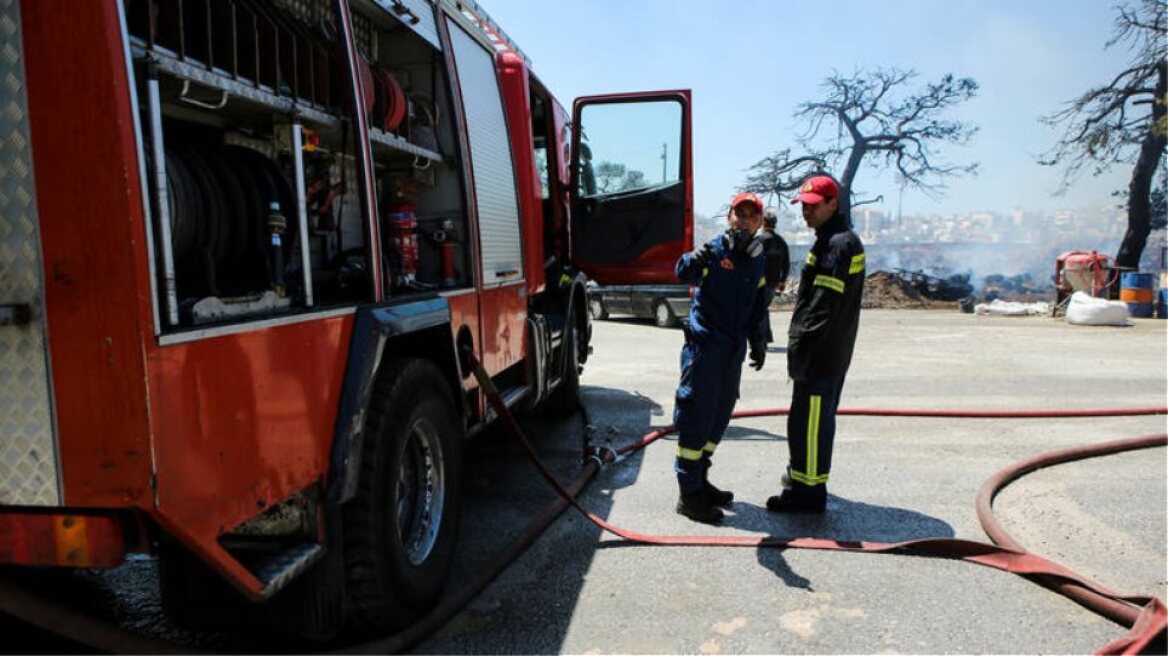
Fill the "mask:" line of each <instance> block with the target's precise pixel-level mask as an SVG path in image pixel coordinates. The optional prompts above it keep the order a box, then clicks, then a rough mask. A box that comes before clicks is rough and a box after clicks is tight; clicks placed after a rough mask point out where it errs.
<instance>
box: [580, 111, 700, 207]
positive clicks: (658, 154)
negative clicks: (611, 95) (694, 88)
mask: <svg viewBox="0 0 1168 656" xmlns="http://www.w3.org/2000/svg"><path fill="white" fill-rule="evenodd" d="M680 124H681V104H680V103H678V102H675V101H671V100H662V101H657V102H641V103H606V104H597V105H587V106H585V107H584V109H583V111H582V112H581V114H580V125H579V130H580V174H579V176H578V177H577V179H578V181H579V182H578V185H579V189H578V192H579V194H580V196H581V197H589V196H607V195H613V194H622V195H624V194H628V193H632V192H637V191H640V190H647V189H653V188H658V187H661V186H666V185H670V184H673V183H676V182H677V181H678V180H679V179H680V178H681V163H680V160H679V158H678V155H679V153H680V144H681V132H680V131H679V130H678V126H679V125H680Z"/></svg>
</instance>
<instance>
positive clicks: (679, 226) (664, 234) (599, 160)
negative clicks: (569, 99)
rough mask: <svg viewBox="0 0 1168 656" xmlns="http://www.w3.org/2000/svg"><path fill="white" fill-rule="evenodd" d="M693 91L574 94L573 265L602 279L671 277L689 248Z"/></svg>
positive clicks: (658, 280)
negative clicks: (691, 94) (691, 96)
mask: <svg viewBox="0 0 1168 656" xmlns="http://www.w3.org/2000/svg"><path fill="white" fill-rule="evenodd" d="M690 117H691V114H690V92H689V90H688V89H683V90H678V91H654V92H645V93H626V94H612V95H604V96H587V97H583V98H577V99H576V102H575V104H574V105H573V108H572V126H573V131H572V184H571V203H572V214H571V244H572V245H571V248H572V261H573V264H575V266H576V267H577V268H579V269H580V270H582V271H583V272H584V273H585V274H587V275H588V277H589V278H591V279H592V280H595V281H596V282H597V283H599V284H601V285H641V284H670V283H676V282H677V278H676V277H675V276H674V273H673V268H674V265H675V264H676V263H677V258H678V257H680V256H681V254H682V253H685V252H686V251H689V250H691V249H692V248H693V155H692V153H693V148H692V138H691V131H690V124H691V118H690Z"/></svg>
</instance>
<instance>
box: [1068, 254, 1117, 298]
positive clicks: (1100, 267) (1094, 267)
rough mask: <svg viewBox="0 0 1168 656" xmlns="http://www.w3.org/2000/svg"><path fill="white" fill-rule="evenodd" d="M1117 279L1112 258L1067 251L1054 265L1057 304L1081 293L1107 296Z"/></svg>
mask: <svg viewBox="0 0 1168 656" xmlns="http://www.w3.org/2000/svg"><path fill="white" fill-rule="evenodd" d="M1116 277H1117V272H1114V271H1112V267H1111V258H1109V257H1107V256H1106V255H1104V254H1102V253H1100V252H1098V251H1089V250H1074V251H1067V252H1066V253H1063V254H1061V255H1059V256H1058V258H1057V259H1056V260H1055V264H1054V286H1055V290H1056V292H1057V296H1058V299H1057V302H1058V303H1062V301H1063V299H1065V298H1067V297H1068V296H1070V295H1071V294H1073V293H1074V292H1079V291H1082V292H1087V293H1088V294H1090V295H1092V296H1107V295H1108V293H1109V291H1108V290H1110V289H1111V288H1112V287H1113V286H1114V285H1115V280H1116Z"/></svg>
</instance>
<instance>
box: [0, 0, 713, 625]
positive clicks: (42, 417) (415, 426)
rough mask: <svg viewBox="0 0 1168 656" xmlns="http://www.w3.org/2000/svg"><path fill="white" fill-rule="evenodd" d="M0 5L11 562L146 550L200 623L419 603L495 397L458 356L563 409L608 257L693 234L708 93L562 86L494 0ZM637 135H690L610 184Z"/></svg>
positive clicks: (656, 148) (444, 562)
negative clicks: (520, 41) (567, 106)
mask: <svg viewBox="0 0 1168 656" xmlns="http://www.w3.org/2000/svg"><path fill="white" fill-rule="evenodd" d="M0 33H2V38H3V48H2V49H3V52H4V55H5V56H4V57H0V68H3V74H2V76H0V78H2V79H3V80H4V92H3V93H4V96H3V100H4V102H3V111H2V112H0V143H2V145H3V147H2V150H0V152H2V153H3V154H2V156H0V206H2V207H3V208H4V211H3V214H2V216H0V564H5V565H17V566H30V567H45V566H56V567H68V568H104V567H113V566H116V565H118V564H119V563H120V562H122V560H123V558H124V557H125V555H126V554H128V553H132V552H134V553H136V552H146V553H154V554H157V556H158V569H159V578H160V583H161V591H162V596H163V603H164V606H165V607H166V608H167V610H168V612H171V613H172V614H174V615H175V616H176V617H178V618H179V619H180V620H183V621H186V622H192V623H195V624H199V623H202V622H211V623H213V622H214V619H215V618H214V617H212V616H211V615H210V611H209V610H208V609H212V608H229V607H231V606H230V605H229V604H228V605H225V603H226V602H227V601H229V600H231V599H236V598H238V599H247V600H249V601H250V602H251V603H250V604H247V606H248V607H249V608H251V609H253V610H255V609H268V610H273V609H275V610H277V611H279V612H276V613H273V614H275V615H279V616H280V617H282V619H283V621H284V623H285V625H286V626H288V627H291V628H293V629H295V630H297V631H298V632H300V633H303V634H306V635H316V636H327V635H329V634H331V633H334V632H335V631H337V630H338V629H339V628H340V627H341V626H342V625H364V626H375V627H393V626H400V625H402V624H405V623H408V622H409V621H410V620H411V619H413V618H415V617H417V616H418V615H419V614H420V613H422V612H424V611H425V610H426V609H427V608H428V607H430V606H431V605H432V604H433V603H435V601H436V598H437V596H438V594H439V591H440V590H441V588H442V585H443V582H444V578H445V576H446V572H447V571H448V568H449V565H450V561H451V558H452V553H453V550H452V548H453V544H454V540H455V533H454V528H455V526H456V524H457V513H458V507H459V491H460V485H459V480H460V474H461V472H462V469H463V463H462V462H461V456H460V454H461V444H462V442H463V440H464V438H466V437H467V436H471V435H473V434H475V433H476V432H478V431H480V430H481V429H482V428H483V426H485V425H486V424H488V423H489V422H490V421H491V420H492V418H493V417H492V411H490V410H488V405H487V403H486V402H485V399H484V396H483V394H481V393H480V390H479V389H478V386H477V384H476V383H475V382H474V379H473V377H471V376H469V371H468V365H467V360H466V357H465V356H464V355H462V354H464V353H465V352H466V351H467V350H469V351H470V352H473V353H474V354H475V355H476V356H477V357H478V358H479V359H480V360H481V361H482V362H483V363H484V364H485V366H486V368H487V370H488V371H489V373H490V374H491V375H492V377H493V378H494V382H495V383H496V385H497V386H498V387H499V389H501V390H502V391H503V395H504V398H505V399H506V401H507V403H509V404H525V405H528V406H533V407H534V406H540V405H543V406H546V407H550V408H552V409H560V410H567V409H570V408H573V407H574V404H575V403H576V402H577V401H576V399H577V392H578V376H579V373H580V371H581V366H582V365H583V363H584V361H585V359H586V358H587V356H588V354H589V349H590V347H589V339H590V323H589V319H588V313H587V310H586V297H585V292H584V285H585V282H586V279H587V277H593V278H597V279H601V280H604V281H605V282H606V283H614V284H619V283H626V284H634V283H653V282H666V281H670V280H672V267H673V263H674V261H675V259H676V258H677V256H678V255H679V254H680V253H681V252H683V251H684V250H686V249H689V248H691V247H692V241H693V237H692V219H691V214H692V182H691V162H690V152H691V151H690V127H689V125H690V103H689V92H688V91H684V90H680V91H664V92H653V93H637V94H619V95H611V96H597V97H591V98H587V99H579V100H577V101H576V103H575V104H574V107H573V112H574V113H573V115H571V116H569V115H568V113H567V112H566V111H565V110H564V108H563V107H562V106H561V105H560V104H559V103H558V102H557V101H556V100H555V99H554V98H553V97H552V95H551V94H550V93H549V92H548V89H547V87H545V86H544V84H543V83H542V82H540V80H539V79H538V78H536V77H535V76H534V75H533V74H532V72H531V70H530V68H529V61H528V59H527V58H526V57H525V56H524V55H523V54H522V52H521V51H520V50H519V49H518V48H517V47H516V46H515V45H514V44H513V43H512V42H511V41H510V39H509V38H508V37H507V36H506V35H505V34H504V33H503V32H502V31H501V30H500V29H499V28H498V27H497V26H496V25H495V24H494V23H493V22H492V21H491V20H490V18H489V17H488V16H487V15H486V14H485V13H484V12H483V11H482V9H481V8H480V7H479V6H477V5H476V4H474V3H473V2H464V1H462V0H87V1H85V2H77V1H76V0H0ZM596 74H598V75H601V74H603V72H602V71H596ZM635 151H645V152H649V153H653V154H654V155H655V156H656V154H661V153H665V152H667V153H669V157H667V156H666V155H664V154H661V156H660V158H656V157H655V159H654V164H653V166H654V169H653V175H652V179H651V180H650V179H648V177H647V176H645V175H641V176H639V177H638V176H626V179H625V182H624V183H623V184H621V185H619V188H610V187H609V186H608V185H605V184H600V185H598V184H597V179H598V178H597V176H598V169H597V166H595V165H594V163H595V164H601V163H613V162H616V163H620V164H621V165H622V166H623V165H625V164H627V165H628V166H630V167H631V166H635V165H636V164H635V162H623V161H622V160H621V158H622V157H625V155H623V154H624V153H630V152H635ZM580 153H584V154H585V156H584V157H579V154H580ZM656 166H660V167H661V179H660V180H658V179H657V177H656ZM643 168H644V167H643ZM611 170H612V167H611V166H609V167H608V168H607V169H604V171H611ZM604 171H601V172H600V174H601V175H603V173H604ZM212 602H213V603H212ZM231 612H232V613H234V612H235V611H231Z"/></svg>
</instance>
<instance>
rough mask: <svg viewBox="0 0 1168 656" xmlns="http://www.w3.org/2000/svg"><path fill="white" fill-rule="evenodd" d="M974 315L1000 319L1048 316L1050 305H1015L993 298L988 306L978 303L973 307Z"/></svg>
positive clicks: (1015, 303)
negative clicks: (1036, 315) (1034, 315)
mask: <svg viewBox="0 0 1168 656" xmlns="http://www.w3.org/2000/svg"><path fill="white" fill-rule="evenodd" d="M973 311H974V313H976V314H992V315H997V316H1002V317H1025V316H1028V315H1032V314H1050V304H1049V303H1043V302H1041V301H1040V302H1037V303H1017V302H1015V301H1003V300H1002V299H1000V298H995V299H994V300H993V301H991V302H990V303H989V304H986V303H978V304H977V305H975V306H974V307H973Z"/></svg>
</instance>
